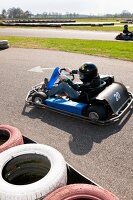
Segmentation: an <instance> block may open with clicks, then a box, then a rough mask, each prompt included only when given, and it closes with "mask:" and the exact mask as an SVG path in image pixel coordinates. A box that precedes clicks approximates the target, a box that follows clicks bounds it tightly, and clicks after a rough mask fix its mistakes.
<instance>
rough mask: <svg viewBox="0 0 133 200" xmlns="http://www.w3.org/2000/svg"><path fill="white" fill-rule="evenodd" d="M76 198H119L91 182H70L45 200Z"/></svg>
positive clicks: (99, 199)
mask: <svg viewBox="0 0 133 200" xmlns="http://www.w3.org/2000/svg"><path fill="white" fill-rule="evenodd" d="M74 199H90V200H118V198H117V197H116V196H115V195H114V194H112V193H111V192H109V191H107V190H105V189H103V188H101V187H98V186H95V185H90V184H70V185H67V186H64V187H61V188H58V189H57V190H55V191H54V192H52V193H51V194H49V195H48V196H46V197H45V199H43V200H74Z"/></svg>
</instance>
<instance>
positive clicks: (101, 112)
mask: <svg viewBox="0 0 133 200" xmlns="http://www.w3.org/2000/svg"><path fill="white" fill-rule="evenodd" d="M87 116H88V117H89V119H90V120H92V121H98V120H106V119H107V118H108V110H107V107H106V106H105V105H104V104H94V105H93V104H92V105H91V106H90V107H89V108H88V110H87Z"/></svg>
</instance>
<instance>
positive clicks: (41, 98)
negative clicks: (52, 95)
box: [32, 92, 47, 105]
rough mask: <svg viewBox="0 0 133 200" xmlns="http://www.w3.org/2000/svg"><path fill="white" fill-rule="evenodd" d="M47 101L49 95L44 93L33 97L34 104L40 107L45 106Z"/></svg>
mask: <svg viewBox="0 0 133 200" xmlns="http://www.w3.org/2000/svg"><path fill="white" fill-rule="evenodd" d="M45 99H47V95H46V94H45V93H44V92H39V93H35V94H34V95H33V96H32V102H33V103H35V104H38V105H41V104H44V100H45Z"/></svg>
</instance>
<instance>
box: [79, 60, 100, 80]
mask: <svg viewBox="0 0 133 200" xmlns="http://www.w3.org/2000/svg"><path fill="white" fill-rule="evenodd" d="M97 75H98V70H97V67H96V65H94V64H93V63H91V62H87V63H84V64H83V65H82V66H81V67H80V68H79V78H80V80H81V81H82V82H91V81H92V80H93V79H94V78H95V77H96V76H97Z"/></svg>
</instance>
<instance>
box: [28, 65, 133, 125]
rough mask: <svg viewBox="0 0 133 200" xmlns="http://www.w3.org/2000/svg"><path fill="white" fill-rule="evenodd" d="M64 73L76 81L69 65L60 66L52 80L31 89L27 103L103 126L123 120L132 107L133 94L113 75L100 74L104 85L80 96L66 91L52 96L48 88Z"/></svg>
mask: <svg viewBox="0 0 133 200" xmlns="http://www.w3.org/2000/svg"><path fill="white" fill-rule="evenodd" d="M73 71H74V70H73ZM62 74H65V75H67V76H69V77H70V79H71V80H72V81H73V82H74V81H75V80H74V79H75V75H74V73H72V72H70V73H68V72H66V69H65V68H60V67H56V68H55V69H54V71H53V73H52V75H51V78H50V79H49V80H48V79H47V78H45V79H44V81H43V82H41V83H40V84H38V85H35V86H33V87H32V89H31V90H30V91H29V92H28V94H27V96H26V99H25V101H26V106H27V105H29V106H35V107H41V108H48V109H51V110H53V111H56V112H59V113H62V114H65V115H69V116H71V117H72V116H73V117H78V118H81V119H83V120H88V121H89V122H91V123H93V124H101V125H102V124H109V123H112V122H116V121H118V120H120V119H121V118H122V117H123V116H124V115H125V113H126V112H127V111H129V109H131V108H132V101H133V96H132V93H131V92H129V91H127V88H126V87H125V86H124V85H123V84H122V83H119V82H115V81H114V76H113V75H100V79H101V81H100V83H101V84H100V85H99V86H98V87H96V88H91V90H90V91H89V92H88V91H87V92H84V94H82V95H81V97H79V98H77V99H71V98H69V96H68V95H67V94H66V93H65V94H62V95H61V94H56V95H55V96H54V97H48V95H47V94H48V91H49V90H50V89H51V88H52V87H54V86H57V85H58V84H60V82H61V81H62V80H61V79H60V77H61V75H62ZM77 84H81V82H79V83H77Z"/></svg>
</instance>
